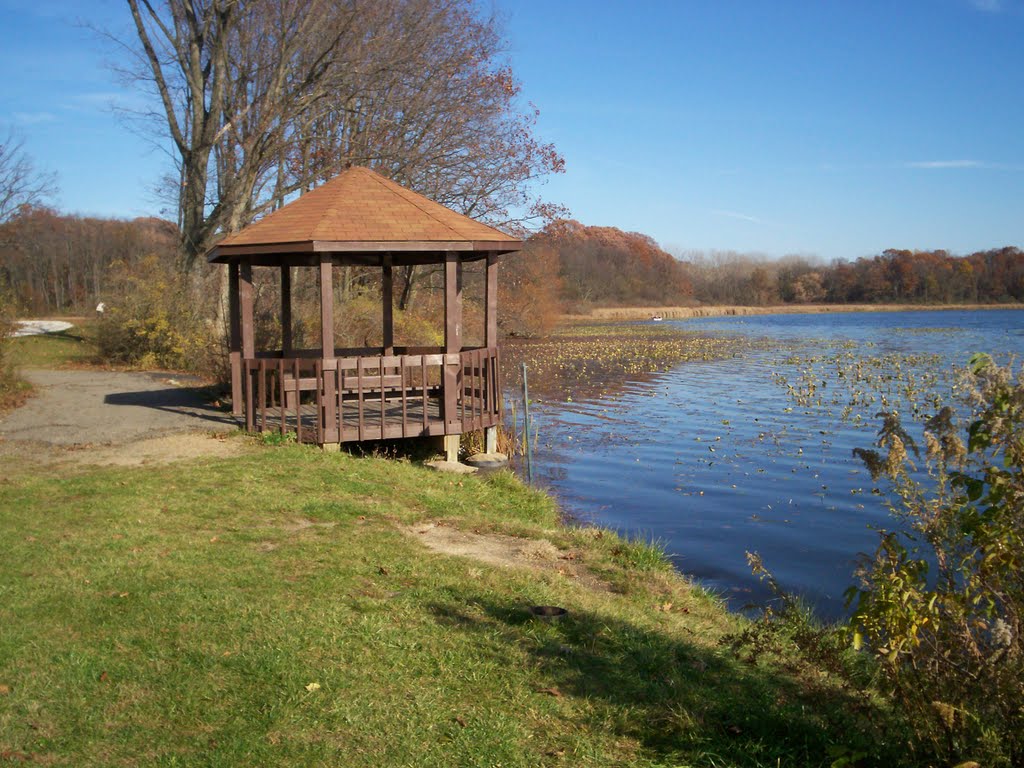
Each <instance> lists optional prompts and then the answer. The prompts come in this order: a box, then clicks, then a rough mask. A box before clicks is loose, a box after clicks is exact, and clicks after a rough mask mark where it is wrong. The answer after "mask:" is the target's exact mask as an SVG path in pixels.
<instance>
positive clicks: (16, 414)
mask: <svg viewBox="0 0 1024 768" xmlns="http://www.w3.org/2000/svg"><path fill="white" fill-rule="evenodd" d="M21 373H22V375H23V376H24V377H25V378H27V379H28V380H29V381H31V382H32V384H33V385H34V386H35V387H36V394H35V396H34V397H33V398H31V399H30V400H29V401H28V402H27V403H25V405H23V406H22V407H20V408H17V409H15V410H14V411H11V412H10V413H8V414H7V415H5V416H0V440H3V441H5V442H8V443H11V442H14V441H25V442H33V443H37V444H38V443H45V444H49V445H53V446H76V445H77V446H84V445H120V444H125V443H132V442H134V441H136V440H142V439H144V438H154V437H158V436H160V435H167V434H171V433H174V432H185V431H220V432H223V431H225V430H228V429H232V428H234V427H235V426H236V422H235V421H234V419H233V418H232V417H231V415H230V414H226V413H223V412H222V411H219V410H217V409H215V408H213V407H212V406H211V405H209V404H208V403H206V402H204V400H203V398H202V397H201V396H200V394H199V393H198V392H197V391H196V390H195V389H192V388H188V387H185V386H181V382H179V381H177V380H176V379H174V378H173V376H172V375H169V374H154V373H119V372H112V371H94V370H43V369H25V370H23V371H22V372H21Z"/></svg>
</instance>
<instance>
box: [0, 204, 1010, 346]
mask: <svg viewBox="0 0 1024 768" xmlns="http://www.w3.org/2000/svg"><path fill="white" fill-rule="evenodd" d="M177 238H178V235H177V231H176V228H175V226H174V225H173V224H172V223H171V222H167V221H163V220H161V219H156V218H142V219H134V220H121V219H100V218H88V217H81V216H71V215H63V214H60V213H57V212H56V211H53V210H51V209H48V208H25V209H23V210H21V211H20V212H19V213H18V214H17V215H15V216H13V217H12V218H10V219H9V220H8V221H6V222H4V223H3V224H0V282H3V283H7V284H8V285H10V286H11V288H12V289H13V290H14V292H15V294H16V296H17V298H18V299H19V300H20V303H21V304H22V309H23V311H25V312H28V313H31V314H61V313H74V312H81V311H84V310H91V309H92V308H93V307H95V305H96V302H98V301H101V300H103V299H104V298H105V293H106V292H108V291H109V290H110V288H111V285H110V280H111V275H112V270H113V268H114V267H115V266H118V265H119V266H120V267H121V268H125V267H127V268H128V269H129V270H131V269H132V268H133V267H134V265H136V264H142V263H143V260H144V259H145V258H147V257H156V258H157V259H158V260H159V261H161V262H163V263H166V264H168V265H172V264H173V263H174V260H175V258H176V256H175V246H176V243H177ZM502 265H503V266H502V278H501V281H502V284H501V322H502V325H503V326H504V328H505V330H506V331H507V332H509V333H525V334H536V333H543V332H545V331H546V330H548V329H550V327H551V326H552V325H553V323H554V322H555V321H556V320H557V318H558V316H559V315H560V314H562V313H565V312H585V311H587V310H588V309H590V308H592V307H602V306H603V307H609V306H657V305H661V306H677V305H678V306H685V305H701V304H702V305H715V304H725V305H749V306H765V305H777V304H808V303H834V304H846V303H866V304H872V303H906V304H957V303H979V304H986V303H1003V302H1024V252H1022V251H1021V250H1020V249H1019V248H1016V247H1006V248H998V249H992V250H987V251H978V252H976V253H972V254H969V255H967V256H954V255H952V254H950V253H948V252H946V251H911V250H887V251H885V252H883V253H881V254H878V255H876V256H869V257H864V258H861V259H857V260H856V261H853V262H847V261H833V262H832V263H829V264H826V263H824V262H822V261H821V260H818V259H815V258H813V257H806V256H787V257H784V258H781V259H770V258H768V257H766V256H761V255H756V254H743V253H736V252H733V251H715V252H711V253H705V252H696V251H682V252H678V253H676V254H674V255H673V254H670V253H668V252H666V251H665V250H663V249H662V248H661V247H659V246H658V244H657V243H656V242H655V241H654V240H653V239H652V238H650V237H648V236H647V235H644V234H640V233H636V232H623V231H622V230H619V229H616V228H614V227H592V226H585V225H583V224H580V223H579V222H577V221H572V220H560V221H556V222H554V223H552V224H549V225H548V226H547V227H546V228H545V229H544V230H542V231H541V232H538V233H537V234H534V235H533V236H531V237H530V238H529V239H528V240H527V241H526V243H525V245H524V248H523V250H522V251H521V252H520V253H519V254H515V255H510V256H507V257H505V258H504V259H503V262H502Z"/></svg>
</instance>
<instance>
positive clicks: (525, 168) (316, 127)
mask: <svg viewBox="0 0 1024 768" xmlns="http://www.w3.org/2000/svg"><path fill="white" fill-rule="evenodd" d="M127 3H128V6H129V9H130V10H131V13H132V18H133V19H134V22H135V30H136V33H137V38H138V40H137V41H136V42H135V43H133V44H132V45H131V48H132V49H133V50H134V51H135V53H136V56H137V58H136V63H137V65H138V66H137V67H136V68H135V70H134V72H133V74H134V76H135V78H136V79H138V80H139V81H142V82H145V83H148V84H149V85H150V86H151V87H152V89H153V91H154V94H155V95H156V96H157V97H158V99H159V104H160V108H159V114H160V116H161V118H162V122H164V123H165V124H166V132H167V134H168V135H169V136H170V138H171V140H172V142H173V144H174V147H175V150H176V154H177V160H178V162H179V168H180V177H181V191H180V203H179V208H180V217H179V218H180V221H181V230H182V232H181V236H182V243H181V250H182V255H183V257H184V262H185V265H186V266H190V265H191V263H192V261H193V260H194V259H195V257H196V256H197V255H198V254H200V253H203V252H204V251H205V250H207V249H208V248H209V247H210V245H212V244H213V242H215V240H216V238H217V237H218V236H219V234H220V233H221V232H225V231H234V230H236V229H238V228H240V227H241V226H244V225H245V224H247V223H249V222H250V221H252V220H253V219H254V218H256V217H258V216H259V215H261V214H262V213H264V212H265V211H267V210H269V209H270V208H272V207H275V206H278V205H280V204H281V203H282V202H283V201H284V200H286V199H287V198H288V197H289V196H291V195H294V194H296V193H301V192H302V191H305V190H308V189H310V188H312V187H313V186H315V185H316V184H317V183H320V182H322V181H323V180H325V179H327V178H329V177H330V176H332V175H334V174H335V173H337V172H338V171H339V170H340V169H341V168H343V167H344V166H345V165H346V164H348V163H359V164H364V165H370V166H373V167H376V168H377V169H378V170H380V171H382V172H383V173H384V174H385V175H387V176H389V177H391V178H394V179H396V180H397V181H399V182H401V183H404V184H407V185H409V186H411V187H412V188H414V189H416V190H417V191H420V192H423V193H425V194H428V195H430V196H432V197H434V198H435V199H438V200H439V201H440V202H442V203H445V204H448V205H451V206H452V207H454V208H456V209H457V210H461V211H462V212H465V213H468V214H472V215H474V216H478V217H481V218H485V219H489V220H491V221H494V222H499V221H511V222H520V223H522V222H524V221H528V220H529V219H530V218H531V217H535V216H543V215H544V214H545V213H546V212H547V210H546V209H545V208H544V207H543V206H542V205H540V204H539V202H538V201H537V200H535V199H533V198H532V197H531V196H530V195H529V194H528V192H527V189H528V187H529V186H530V183H531V182H532V181H533V180H535V179H537V178H539V177H541V176H544V175H545V174H547V173H552V172H558V171H560V170H561V169H562V160H561V158H560V157H559V156H558V154H557V153H556V152H555V150H554V148H553V147H551V146H550V145H545V144H542V143H540V142H538V141H537V140H536V139H535V138H534V136H533V128H534V122H533V121H534V120H535V112H533V111H529V112H526V113H523V112H521V111H520V110H518V109H517V106H516V104H517V97H518V85H517V83H516V82H515V80H514V78H513V76H512V73H511V71H510V70H509V69H508V67H507V65H506V64H505V63H504V62H503V61H502V60H500V59H499V56H500V54H501V50H502V40H501V36H500V34H499V31H498V27H497V23H496V21H495V20H494V19H493V18H486V17H484V16H483V15H482V14H481V13H479V12H478V9H476V8H475V7H474V5H473V0H359V2H356V0H249V1H248V2H240V0H162V2H160V3H159V4H157V3H156V0H127ZM411 280H412V275H411V274H410V275H408V276H407V281H406V282H407V285H411Z"/></svg>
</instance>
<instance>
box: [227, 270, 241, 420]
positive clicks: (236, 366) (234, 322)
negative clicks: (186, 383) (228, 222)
mask: <svg viewBox="0 0 1024 768" xmlns="http://www.w3.org/2000/svg"><path fill="white" fill-rule="evenodd" d="M228 360H229V361H230V362H231V414H232V415H233V416H241V415H242V413H243V412H244V410H245V409H244V408H243V407H242V400H243V397H244V395H243V394H242V316H241V310H240V309H239V305H238V263H237V262H231V263H230V264H228Z"/></svg>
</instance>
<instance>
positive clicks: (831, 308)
mask: <svg viewBox="0 0 1024 768" xmlns="http://www.w3.org/2000/svg"><path fill="white" fill-rule="evenodd" d="M996 309H1015V310H1024V304H935V305H928V304H776V305H772V306H765V307H750V306H740V305H714V306H706V307H657V306H654V307H597V308H595V309H593V310H591V311H590V313H589V314H586V315H580V314H565V315H562V317H561V320H562V322H563V323H573V322H603V321H608V320H650V319H651V317H652V316H654V315H658V316H660V317H662V318H664V319H666V320H691V319H694V318H702V317H745V316H750V315H822V314H833V313H849V312H950V311H955V310H965V311H976V310H996Z"/></svg>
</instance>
